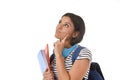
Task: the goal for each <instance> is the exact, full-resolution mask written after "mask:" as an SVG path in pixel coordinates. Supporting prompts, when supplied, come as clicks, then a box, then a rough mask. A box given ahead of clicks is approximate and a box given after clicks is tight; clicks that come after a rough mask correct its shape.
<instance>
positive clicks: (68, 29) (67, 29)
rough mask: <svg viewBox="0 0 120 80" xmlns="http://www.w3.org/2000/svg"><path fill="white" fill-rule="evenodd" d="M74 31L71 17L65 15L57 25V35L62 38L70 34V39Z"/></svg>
mask: <svg viewBox="0 0 120 80" xmlns="http://www.w3.org/2000/svg"><path fill="white" fill-rule="evenodd" d="M73 32H74V25H73V22H72V21H71V19H70V18H69V17H67V16H63V17H62V18H61V20H60V21H59V23H58V25H57V27H56V32H55V37H56V38H58V39H60V40H62V39H63V38H64V37H65V36H67V35H69V36H68V39H70V38H72V35H73Z"/></svg>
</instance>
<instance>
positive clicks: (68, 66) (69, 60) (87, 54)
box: [51, 48, 92, 80]
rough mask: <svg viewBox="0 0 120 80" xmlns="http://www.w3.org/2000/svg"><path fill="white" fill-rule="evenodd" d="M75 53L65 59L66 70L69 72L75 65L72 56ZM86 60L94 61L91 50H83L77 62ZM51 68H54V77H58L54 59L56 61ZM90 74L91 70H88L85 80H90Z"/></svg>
mask: <svg viewBox="0 0 120 80" xmlns="http://www.w3.org/2000/svg"><path fill="white" fill-rule="evenodd" d="M74 51H75V50H73V51H72V52H71V53H70V54H69V55H68V56H67V57H66V58H65V61H64V62H65V68H66V70H67V71H69V70H70V69H71V67H72V65H73V63H72V55H73V53H74ZM85 58H86V59H88V60H90V62H91V60H92V55H91V52H90V50H88V49H87V48H83V49H82V50H81V51H80V53H79V55H78V57H77V58H76V60H81V59H85ZM51 67H52V69H53V73H54V76H55V77H57V69H56V58H54V60H53V61H52V64H51ZM88 74H89V69H88V71H87V73H86V75H85V76H84V78H85V80H87V79H88Z"/></svg>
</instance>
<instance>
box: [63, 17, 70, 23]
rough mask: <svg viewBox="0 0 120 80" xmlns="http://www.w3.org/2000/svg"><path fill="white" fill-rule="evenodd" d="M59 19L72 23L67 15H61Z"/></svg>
mask: <svg viewBox="0 0 120 80" xmlns="http://www.w3.org/2000/svg"><path fill="white" fill-rule="evenodd" d="M61 20H62V21H65V22H70V23H72V21H71V19H70V17H68V16H63V17H62V18H61Z"/></svg>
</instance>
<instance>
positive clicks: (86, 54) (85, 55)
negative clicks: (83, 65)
mask: <svg viewBox="0 0 120 80" xmlns="http://www.w3.org/2000/svg"><path fill="white" fill-rule="evenodd" d="M85 58H86V59H88V60H90V61H91V60H92V54H91V51H90V50H88V49H87V48H83V49H82V50H81V51H80V53H79V55H78V57H77V60H80V59H85Z"/></svg>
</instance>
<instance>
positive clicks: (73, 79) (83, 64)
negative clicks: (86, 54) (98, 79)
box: [56, 56, 90, 80]
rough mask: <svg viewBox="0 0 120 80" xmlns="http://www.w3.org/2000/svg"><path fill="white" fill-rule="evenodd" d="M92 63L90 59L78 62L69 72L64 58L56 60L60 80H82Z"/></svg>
mask: <svg viewBox="0 0 120 80" xmlns="http://www.w3.org/2000/svg"><path fill="white" fill-rule="evenodd" d="M89 63H90V61H89V60H88V59H82V60H76V61H75V63H74V65H73V66H72V68H71V69H70V71H69V72H68V71H67V70H66V69H65V66H64V58H63V57H61V56H59V57H57V58H56V65H57V70H58V79H59V80H82V79H83V76H84V75H85V74H86V72H87V70H88V68H89Z"/></svg>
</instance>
